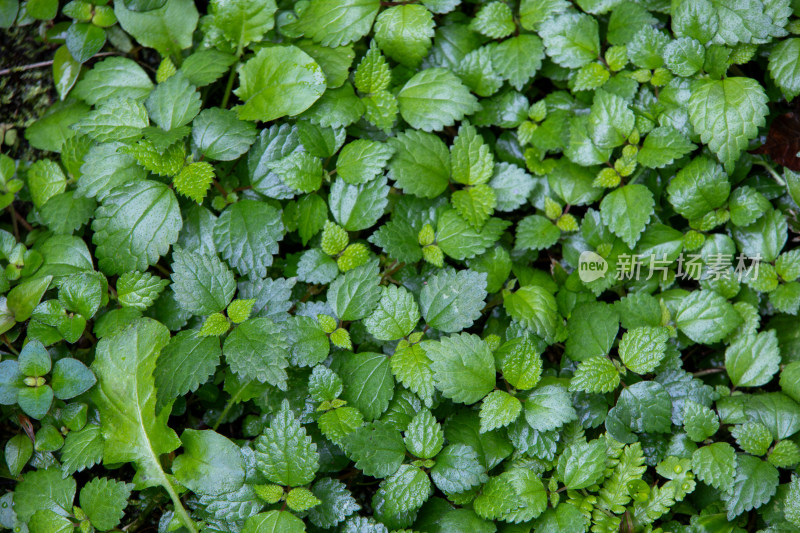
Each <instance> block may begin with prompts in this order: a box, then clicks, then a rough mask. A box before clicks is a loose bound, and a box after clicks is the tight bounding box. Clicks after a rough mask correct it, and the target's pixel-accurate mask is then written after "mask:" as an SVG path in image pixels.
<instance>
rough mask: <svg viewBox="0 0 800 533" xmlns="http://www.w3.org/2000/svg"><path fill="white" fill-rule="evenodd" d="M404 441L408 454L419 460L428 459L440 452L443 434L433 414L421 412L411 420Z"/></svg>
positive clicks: (425, 411) (426, 411)
mask: <svg viewBox="0 0 800 533" xmlns="http://www.w3.org/2000/svg"><path fill="white" fill-rule="evenodd" d="M404 440H405V443H406V448H407V449H408V451H409V453H411V454H412V455H414V456H415V457H419V458H420V459H430V458H432V457H435V456H436V455H437V454H438V453H439V452H440V451H441V450H442V445H443V444H444V432H443V431H442V427H441V426H440V425H439V423H438V422H437V421H436V418H435V417H434V416H433V414H432V413H431V412H430V411H428V410H423V411H420V412H419V413H417V414H416V415H415V416H414V418H412V419H411V422H410V423H409V424H408V428H406V431H405V439H404Z"/></svg>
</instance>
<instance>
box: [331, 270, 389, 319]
mask: <svg viewBox="0 0 800 533" xmlns="http://www.w3.org/2000/svg"><path fill="white" fill-rule="evenodd" d="M379 282H380V277H379V276H378V268H377V264H375V263H374V262H372V263H367V264H365V265H362V266H360V267H357V268H354V269H353V270H349V271H347V272H345V273H344V274H343V275H341V276H339V277H338V278H336V279H335V280H334V281H333V282H332V283H331V284H330V286H329V287H328V305H330V306H331V309H333V311H334V312H335V313H336V316H338V317H339V319H340V320H358V319H361V318H366V317H367V316H368V315H369V314H370V313H372V311H373V310H374V309H375V307H376V306H377V305H378V301H379V300H380V297H381V288H380V286H379Z"/></svg>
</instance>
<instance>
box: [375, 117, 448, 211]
mask: <svg viewBox="0 0 800 533" xmlns="http://www.w3.org/2000/svg"><path fill="white" fill-rule="evenodd" d="M389 145H390V146H391V147H392V148H394V157H392V159H391V161H390V162H389V176H390V177H391V178H392V179H393V180H394V181H395V183H396V184H397V186H399V187H400V188H401V189H403V192H406V193H410V194H414V195H416V196H420V197H422V198H434V197H436V196H438V195H440V194H441V193H443V192H444V190H445V189H446V188H447V184H448V183H449V182H450V153H449V152H448V150H447V145H445V144H444V142H443V141H442V140H441V139H440V138H439V137H437V136H436V135H433V134H430V133H423V132H421V131H416V130H406V131H404V132H402V133H400V134H398V135H397V136H396V137H393V138H392V139H390V140H389Z"/></svg>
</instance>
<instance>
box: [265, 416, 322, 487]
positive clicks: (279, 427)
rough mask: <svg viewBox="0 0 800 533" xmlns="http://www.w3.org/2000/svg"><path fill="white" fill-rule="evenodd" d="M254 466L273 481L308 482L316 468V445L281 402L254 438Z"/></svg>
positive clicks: (285, 484) (312, 477) (291, 483)
mask: <svg viewBox="0 0 800 533" xmlns="http://www.w3.org/2000/svg"><path fill="white" fill-rule="evenodd" d="M254 451H255V460H256V468H258V471H259V472H261V473H262V474H263V475H264V477H266V478H267V479H268V480H269V481H271V482H273V483H279V484H281V485H284V486H287V487H298V486H301V485H307V484H308V483H310V482H311V480H313V479H314V474H316V472H317V469H318V468H319V453H318V452H317V445H316V444H314V443H313V442H312V441H311V437H309V436H308V435H307V434H306V430H305V428H304V427H303V426H302V425H301V424H300V422H299V421H298V420H297V418H296V417H295V416H294V414H293V413H292V411H291V409H290V408H289V402H287V401H284V402H283V403H282V404H281V408H280V410H278V412H277V413H276V414H275V416H274V417H273V418H272V421H271V422H270V425H269V427H268V428H266V429H265V430H264V433H263V434H262V435H261V436H259V437H258V438H257V439H256V441H255V446H254Z"/></svg>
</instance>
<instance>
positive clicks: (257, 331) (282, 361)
mask: <svg viewBox="0 0 800 533" xmlns="http://www.w3.org/2000/svg"><path fill="white" fill-rule="evenodd" d="M222 353H224V354H225V360H226V361H227V362H228V365H229V366H230V367H231V370H233V371H234V372H236V373H237V374H239V375H240V376H242V378H244V379H257V380H258V381H260V382H262V383H269V384H270V385H273V386H275V387H278V388H279V389H281V390H286V380H287V374H286V367H287V366H289V361H288V356H289V348H288V346H287V343H286V333H284V332H283V330H282V329H281V327H280V326H278V325H277V324H275V323H274V322H273V321H272V320H270V319H268V318H251V319H249V320H245V321H244V322H242V323H241V324H239V325H238V326H237V327H236V329H234V330H233V331H232V332H231V333H230V335H228V337H227V338H226V339H225V343H224V344H223V346H222Z"/></svg>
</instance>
